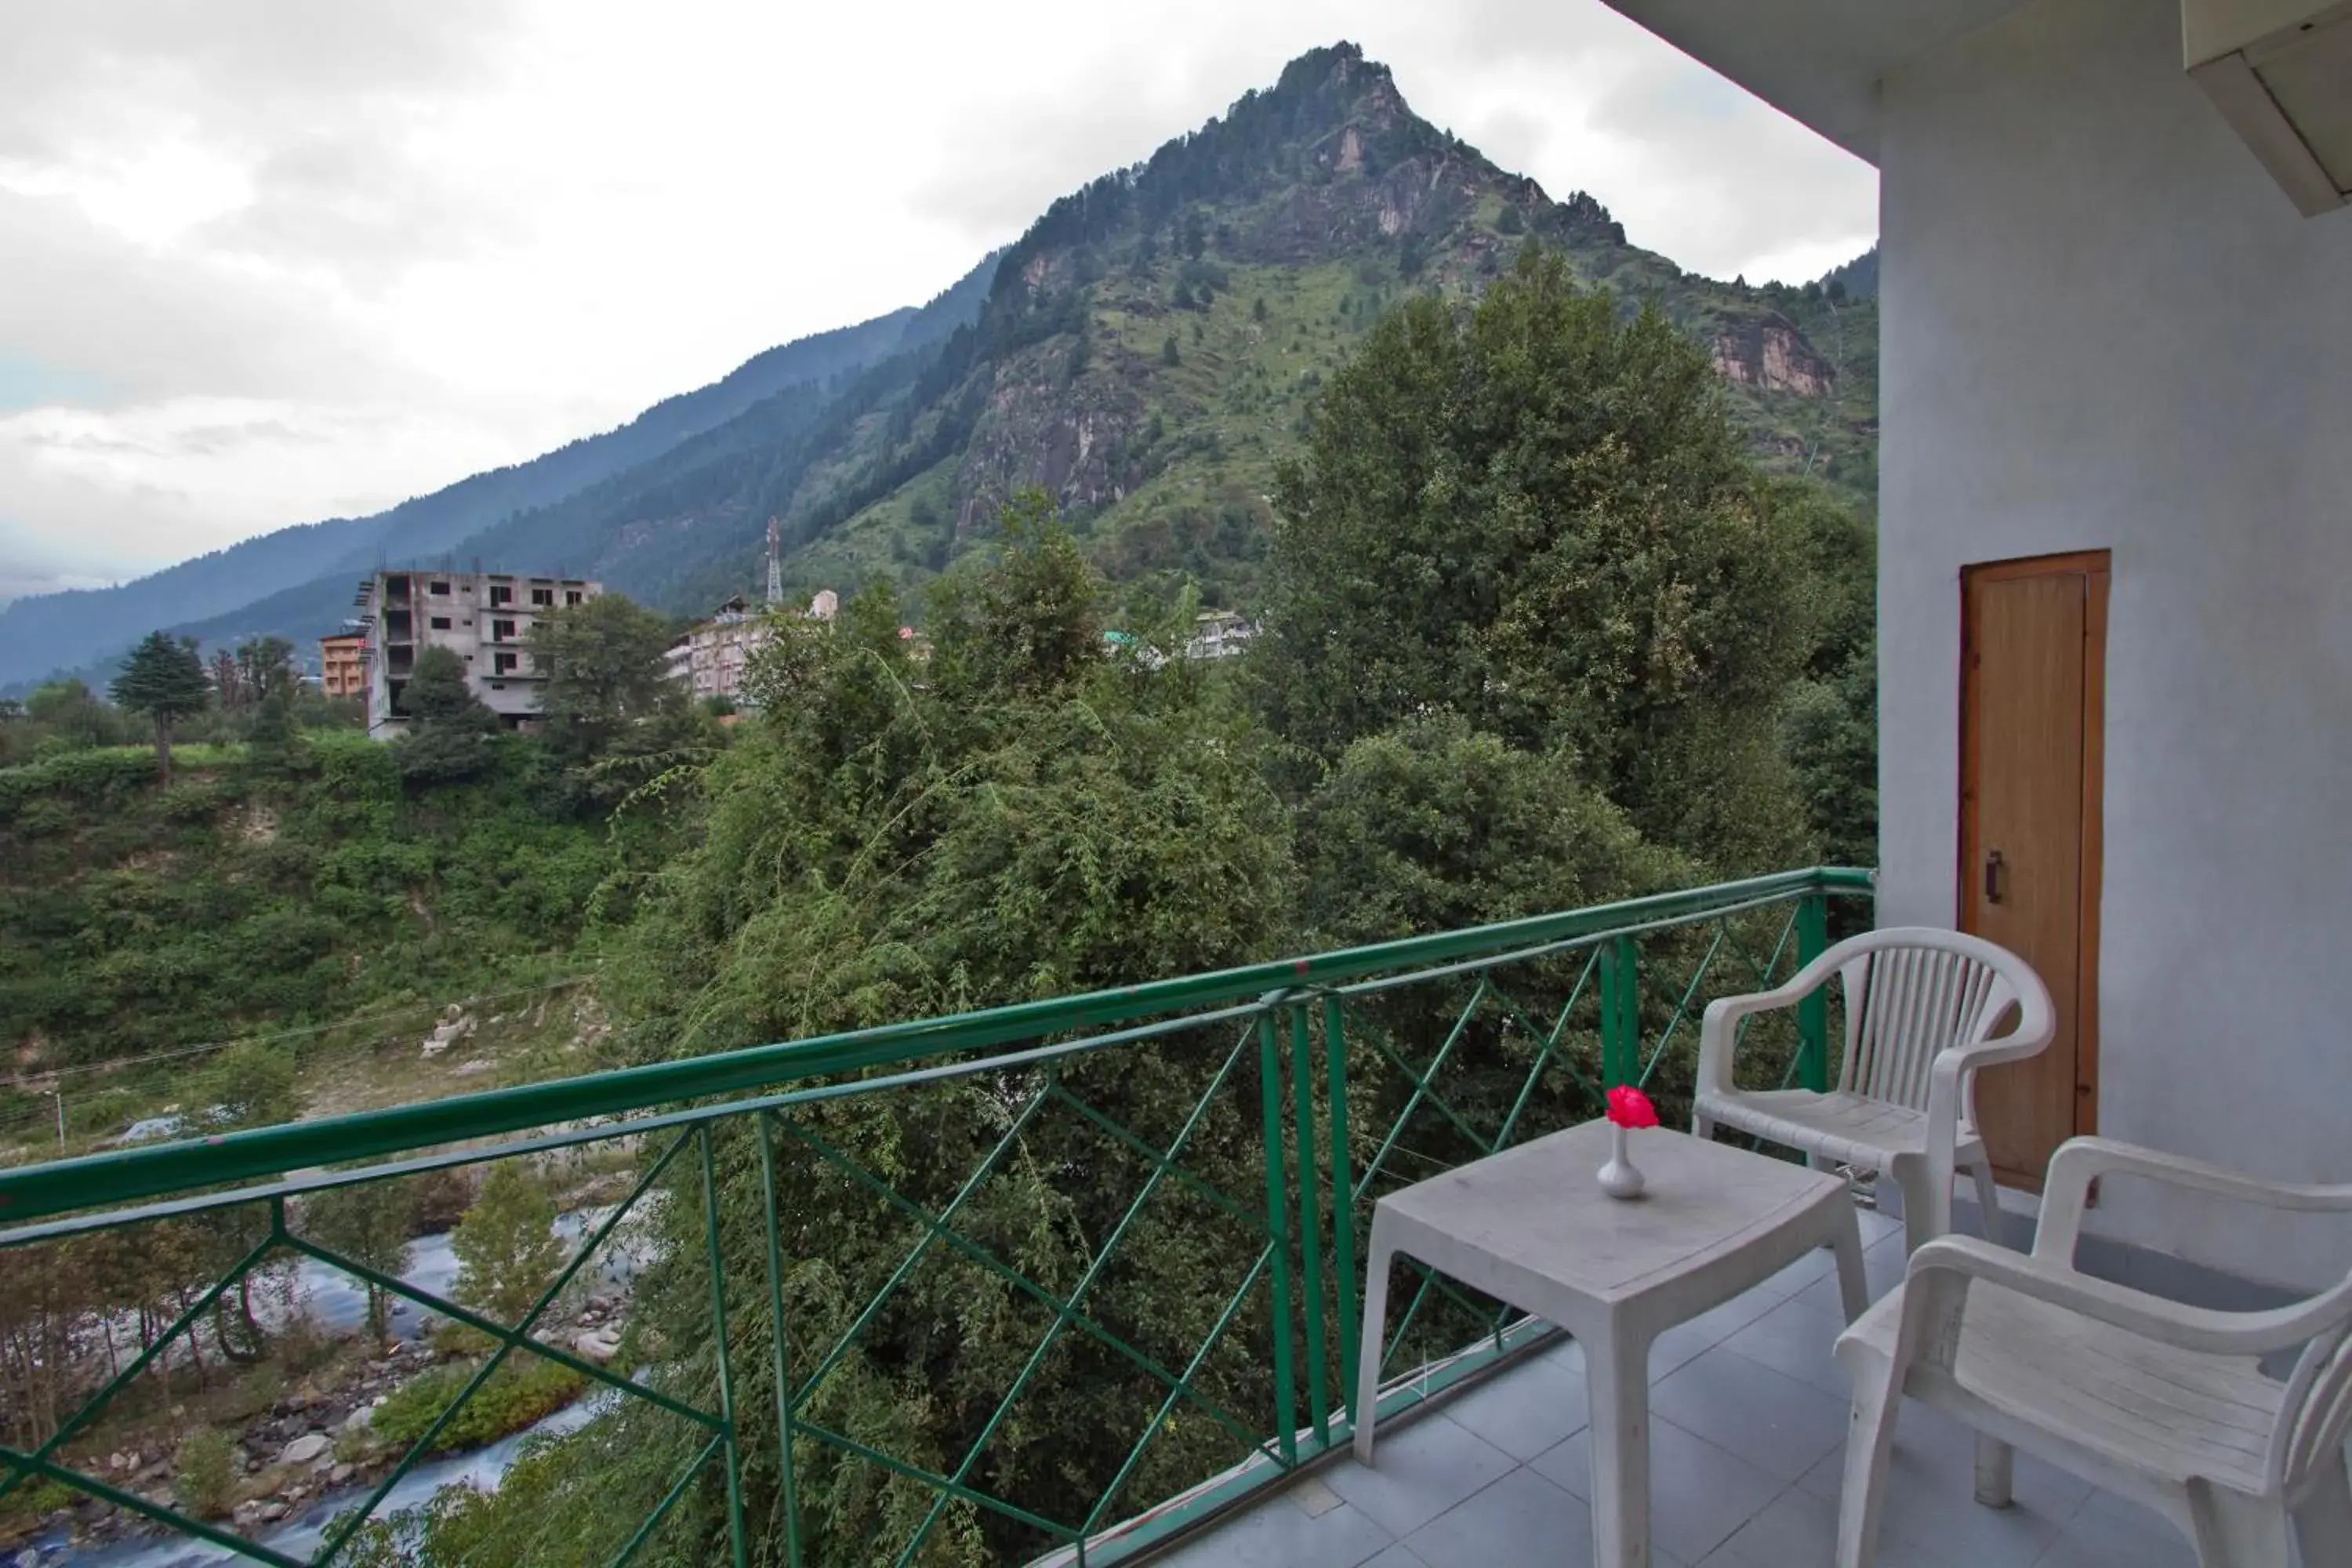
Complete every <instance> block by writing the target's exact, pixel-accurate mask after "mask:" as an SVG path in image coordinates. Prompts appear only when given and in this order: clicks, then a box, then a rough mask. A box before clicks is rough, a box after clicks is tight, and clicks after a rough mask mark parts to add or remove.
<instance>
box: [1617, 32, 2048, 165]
mask: <svg viewBox="0 0 2352 1568" xmlns="http://www.w3.org/2000/svg"><path fill="white" fill-rule="evenodd" d="M1608 4H1609V5H1610V6H1611V7H1612V8H1613V9H1615V10H1617V11H1620V12H1622V13H1623V14H1624V15H1625V16H1628V17H1630V18H1631V19H1633V21H1635V22H1638V23H1640V24H1641V25H1642V26H1644V27H1647V28H1648V29H1649V30H1650V31H1651V32H1653V33H1655V34H1657V35H1658V37H1662V38H1664V39H1665V40H1666V42H1668V43H1670V44H1672V45H1674V46H1675V47H1676V48H1678V49H1680V50H1682V51H1683V52H1684V53H1685V54H1686V55H1689V56H1690V57H1691V58H1694V59H1696V60H1697V61H1699V63H1701V64H1702V65H1705V66H1707V67H1710V68H1713V69H1715V70H1716V71H1717V72H1720V73H1721V74H1722V75H1724V76H1726V77H1728V78H1729V79H1731V80H1733V81H1736V82H1738V84H1739V85H1740V86H1742V87H1744V88H1746V89H1748V91H1750V92H1752V93H1754V94H1755V95H1756V96H1757V97H1759V98H1760V99H1762V100H1764V101H1765V102H1767V103H1769V104H1770V105H1772V106H1773V107H1774V108H1775V109H1778V110H1780V112H1781V113H1783V114H1786V115H1788V116H1789V117H1790V119H1792V120H1795V121H1799V122H1801V123H1802V124H1805V125H1808V126H1811V128H1812V129H1813V130H1814V131H1816V132H1820V133H1821V134H1822V135H1823V136H1826V137H1827V138H1829V139H1830V140H1831V141H1832V142H1836V143H1837V144H1838V145H1839V146H1841V147H1843V148H1844V149H1845V150H1846V151H1847V152H1849V153H1853V154H1854V155H1855V156H1856V157H1858V158H1863V159H1866V160H1868V161H1869V162H1871V163H1877V162H1878V79H1879V78H1881V77H1883V76H1885V74H1886V73H1887V71H1889V70H1891V69H1892V68H1895V66H1898V65H1900V64H1902V63H1903V62H1904V61H1905V60H1906V59H1909V58H1912V57H1913V56H1915V55H1917V54H1919V53H1921V52H1922V51H1923V50H1926V49H1929V48H1932V47H1935V46H1936V45H1937V44H1940V43H1942V42H1944V41H1945V40H1947V39H1948V38H1953V37H1958V36H1959V35H1960V34H1962V33H1966V32H1969V31H1972V30H1973V29H1975V28H1978V27H1980V26H1984V25H1985V24H1986V23H1988V22H1991V21H1995V20H1997V19H1999V18H2000V17H2001V16H2007V15H2008V14H2009V13H2010V12H2011V11H2014V10H2017V9H2018V8H2019V7H2020V6H2021V5H2023V4H2024V0H1895V3H1891V4H1890V3H1889V0H1738V4H1730V5H1727V4H1726V3H1725V0H1608Z"/></svg>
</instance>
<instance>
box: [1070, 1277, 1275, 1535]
mask: <svg viewBox="0 0 2352 1568" xmlns="http://www.w3.org/2000/svg"><path fill="white" fill-rule="evenodd" d="M1273 1261H1274V1247H1273V1246H1272V1244H1271V1243H1269V1244H1268V1245H1267V1246H1266V1247H1264V1248H1262V1249H1260V1251H1259V1252H1258V1255H1257V1261H1256V1262H1255V1263H1253V1264H1251V1265H1250V1270H1249V1272H1248V1273H1247V1274H1245V1275H1244V1276H1243V1277H1242V1283H1241V1289H1237V1290H1235V1291H1234V1293H1233V1295H1232V1296H1231V1297H1230V1298H1228V1299H1227V1300H1226V1301H1225V1310H1223V1311H1222V1312H1220V1313H1218V1314H1217V1321H1215V1322H1214V1323H1213V1324H1211V1325H1210V1326H1209V1333H1208V1337H1207V1338H1205V1339H1203V1340H1202V1342H1201V1348H1200V1349H1198V1350H1196V1351H1194V1352H1192V1360H1191V1361H1190V1362H1188V1363H1185V1366H1184V1378H1183V1382H1184V1384H1186V1385H1187V1386H1189V1385H1190V1384H1192V1379H1193V1378H1194V1377H1195V1376H1196V1375H1197V1374H1198V1373H1200V1370H1201V1368H1202V1366H1203V1365H1205V1364H1206V1363H1207V1362H1208V1359H1209V1357H1210V1355H1211V1354H1212V1353H1213V1352H1215V1350H1216V1348H1217V1346H1218V1345H1219V1344H1221V1343H1223V1340H1224V1337H1225V1330H1226V1329H1227V1328H1229V1327H1230V1326H1231V1325H1232V1323H1233V1321H1234V1318H1236V1317H1238V1316H1240V1314H1241V1310H1242V1305H1243V1303H1244V1302H1245V1301H1247V1300H1249V1296H1250V1292H1251V1291H1252V1290H1254V1289H1256V1288H1257V1281H1258V1276H1260V1275H1262V1274H1264V1273H1265V1268H1266V1265H1267V1264H1269V1263H1271V1262H1273ZM1182 1396H1183V1391H1182V1389H1181V1388H1171V1389H1170V1390H1169V1391H1168V1396H1167V1397H1166V1398H1165V1399H1162V1400H1161V1401H1160V1409H1159V1411H1158V1412H1157V1413H1156V1414H1154V1415H1153V1416H1152V1417H1151V1419H1150V1421H1149V1422H1147V1423H1145V1425H1144V1428H1143V1434H1142V1436H1139V1437H1138V1438H1136V1440H1135V1447H1132V1448H1130V1449H1129V1450H1128V1455H1127V1462H1126V1463H1125V1464H1123V1465H1121V1466H1120V1467H1119V1468H1118V1474H1117V1475H1115V1476H1113V1477H1112V1478H1111V1479H1110V1484H1109V1485H1108V1486H1107V1487H1105V1488H1104V1489H1103V1494H1102V1496H1101V1497H1099V1498H1097V1499H1096V1500H1095V1506H1094V1508H1093V1509H1092V1510H1090V1511H1089V1512H1088V1513H1087V1521H1086V1523H1085V1524H1084V1525H1083V1526H1081V1527H1080V1530H1079V1533H1080V1535H1081V1536H1088V1535H1092V1534H1093V1533H1094V1532H1095V1531H1097V1529H1099V1528H1100V1527H1101V1524H1102V1517H1103V1515H1104V1514H1105V1513H1107V1512H1108V1511H1109V1510H1110V1505H1111V1501H1112V1500H1113V1499H1115V1498H1117V1497H1118V1494H1119V1492H1120V1491H1121V1490H1122V1489H1124V1488H1125V1487H1126V1486H1127V1483H1128V1480H1129V1478H1130V1477H1132V1476H1133V1475H1134V1474H1135V1468H1136V1467H1137V1466H1138V1465H1139V1464H1141V1463H1142V1462H1143V1451H1144V1450H1145V1449H1146V1448H1148V1447H1150V1446H1151V1440H1152V1439H1153V1438H1154V1437H1157V1436H1160V1433H1161V1431H1163V1430H1164V1429H1165V1428H1166V1424H1167V1421H1168V1418H1169V1416H1170V1415H1171V1413H1172V1412H1173V1411H1174V1410H1175V1408H1176V1402H1177V1400H1179V1399H1180V1398H1181V1397H1182ZM1273 1449H1274V1442H1273V1440H1272V1439H1270V1438H1269V1439H1265V1440H1262V1441H1260V1442H1258V1443H1256V1444H1255V1445H1254V1446H1253V1447H1252V1452H1254V1453H1258V1454H1264V1455H1265V1456H1266V1457H1267V1458H1274V1457H1275V1455H1274V1452H1273Z"/></svg>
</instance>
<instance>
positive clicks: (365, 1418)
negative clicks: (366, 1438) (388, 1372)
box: [343, 1394, 383, 1432]
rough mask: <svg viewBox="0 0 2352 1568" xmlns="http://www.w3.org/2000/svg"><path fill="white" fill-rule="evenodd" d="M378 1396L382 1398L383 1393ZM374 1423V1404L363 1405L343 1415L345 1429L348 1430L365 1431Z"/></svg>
mask: <svg viewBox="0 0 2352 1568" xmlns="http://www.w3.org/2000/svg"><path fill="white" fill-rule="evenodd" d="M377 1397H378V1398H382V1397H383V1395H381V1394H379V1395H377ZM374 1425H375V1406H374V1405H361V1406H360V1407H359V1408H358V1409H357V1410H354V1411H352V1413H351V1414H350V1415H346V1416H344V1417H343V1430H344V1431H346V1432H364V1431H366V1430H367V1429H368V1428H369V1427H371V1426H374Z"/></svg>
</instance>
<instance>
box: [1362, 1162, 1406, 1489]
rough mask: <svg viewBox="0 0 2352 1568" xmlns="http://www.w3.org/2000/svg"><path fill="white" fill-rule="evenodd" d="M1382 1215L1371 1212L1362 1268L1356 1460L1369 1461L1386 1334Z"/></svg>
mask: <svg viewBox="0 0 2352 1568" xmlns="http://www.w3.org/2000/svg"><path fill="white" fill-rule="evenodd" d="M1382 1217H1384V1216H1383V1215H1381V1213H1380V1211H1378V1210H1377V1209H1375V1210H1374V1211H1373V1214H1372V1245H1371V1251H1370V1259H1369V1261H1368V1263H1367V1266H1366V1268H1365V1272H1364V1328H1363V1332H1362V1333H1361V1334H1360V1335H1359V1336H1358V1339H1359V1342H1360V1349H1358V1351H1357V1352H1356V1441H1355V1447H1356V1463H1358V1464H1360V1465H1370V1463H1371V1462H1372V1422H1373V1419H1374V1417H1375V1415H1377V1414H1378V1410H1379V1405H1380V1399H1381V1341H1382V1340H1384V1339H1386V1338H1387V1337H1388V1331H1389V1325H1388V1317H1389V1265H1390V1263H1391V1261H1393V1260H1394V1258H1395V1257H1396V1243H1395V1242H1394V1241H1392V1240H1391V1239H1390V1238H1389V1237H1385V1236H1383V1235H1381V1230H1382V1228H1383V1227H1382V1226H1381V1219H1382Z"/></svg>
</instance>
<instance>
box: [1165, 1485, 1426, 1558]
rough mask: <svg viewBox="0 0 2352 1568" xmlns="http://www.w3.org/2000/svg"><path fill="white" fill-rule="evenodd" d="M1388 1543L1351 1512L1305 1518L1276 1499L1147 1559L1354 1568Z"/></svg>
mask: <svg viewBox="0 0 2352 1568" xmlns="http://www.w3.org/2000/svg"><path fill="white" fill-rule="evenodd" d="M1393 1540H1394V1538H1393V1537H1392V1536H1391V1534H1390V1533H1389V1532H1388V1531H1385V1530H1382V1529H1381V1527H1380V1526H1379V1525H1377V1524H1374V1523H1373V1522H1372V1521H1370V1519H1368V1518H1366V1517H1365V1516H1364V1515H1363V1514H1362V1513H1360V1512H1359V1511H1358V1510H1355V1509H1352V1508H1346V1507H1341V1508H1335V1509H1330V1510H1326V1511H1325V1512H1323V1513H1319V1514H1309V1513H1307V1511H1306V1510H1303V1509H1301V1508H1298V1507H1297V1506H1296V1505H1294V1504H1293V1503H1292V1502H1291V1501H1290V1500H1289V1499H1288V1498H1286V1497H1283V1496H1279V1495H1277V1496H1275V1497H1272V1498H1269V1499H1267V1500H1265V1502H1262V1503H1260V1504H1258V1505H1257V1506H1256V1507H1255V1508H1254V1509H1251V1510H1249V1511H1247V1512H1246V1513H1244V1514H1242V1515H1241V1516H1240V1517H1239V1518H1237V1519H1235V1520H1234V1521H1232V1522H1231V1523H1228V1524H1222V1525H1219V1526H1217V1527H1216V1528H1215V1529H1213V1530H1212V1531H1209V1532H1208V1533H1207V1534H1205V1535H1202V1536H1201V1537H1200V1538H1198V1539H1197V1540H1193V1541H1190V1542H1185V1543H1184V1544H1183V1545H1181V1546H1180V1547H1178V1548H1177V1549H1176V1550H1175V1551H1174V1552H1171V1553H1170V1554H1169V1555H1167V1556H1165V1557H1160V1558H1155V1559H1153V1564H1154V1568H1356V1565H1357V1564H1358V1563H1365V1562H1369V1561H1370V1560H1371V1559H1372V1558H1373V1557H1374V1556H1376V1555H1378V1554H1379V1553H1381V1552H1385V1551H1386V1550H1387V1549H1388V1548H1389V1546H1390V1545H1391V1543H1392V1542H1393ZM1406 1568H1411V1565H1410V1564H1407V1565H1406Z"/></svg>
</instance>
